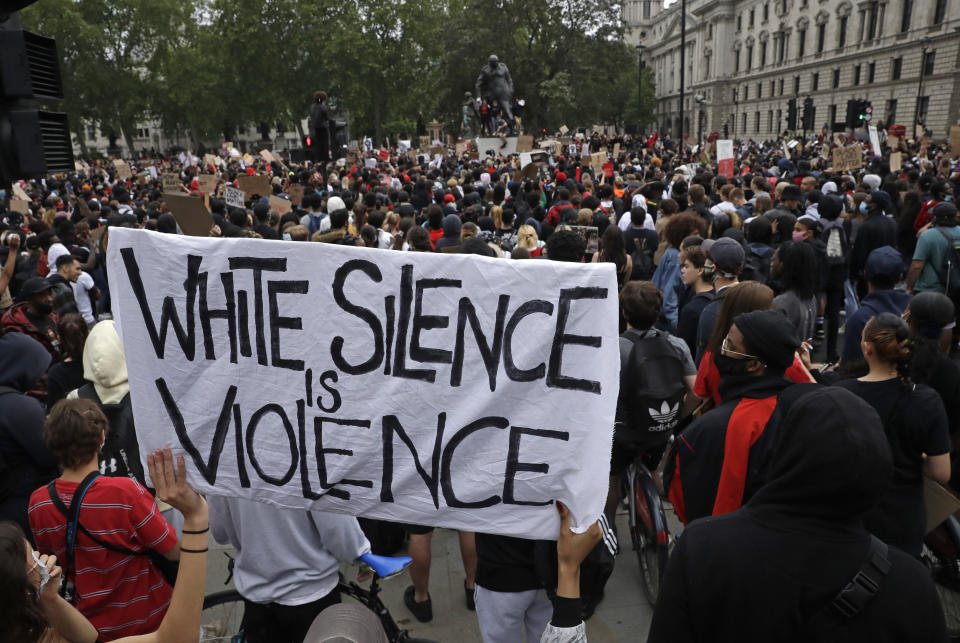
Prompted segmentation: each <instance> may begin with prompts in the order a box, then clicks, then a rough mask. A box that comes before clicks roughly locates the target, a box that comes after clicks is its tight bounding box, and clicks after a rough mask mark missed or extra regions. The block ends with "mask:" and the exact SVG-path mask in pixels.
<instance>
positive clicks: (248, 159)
mask: <svg viewBox="0 0 960 643" xmlns="http://www.w3.org/2000/svg"><path fill="white" fill-rule="evenodd" d="M243 162H244V163H246V164H247V165H253V157H252V156H250V155H249V154H244V155H243Z"/></svg>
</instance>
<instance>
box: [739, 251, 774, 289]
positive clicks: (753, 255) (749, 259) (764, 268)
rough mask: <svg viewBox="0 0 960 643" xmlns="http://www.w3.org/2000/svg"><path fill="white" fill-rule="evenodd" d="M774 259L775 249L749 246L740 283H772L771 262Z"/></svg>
mask: <svg viewBox="0 0 960 643" xmlns="http://www.w3.org/2000/svg"><path fill="white" fill-rule="evenodd" d="M772 259H773V248H770V247H768V246H763V247H760V246H754V245H748V246H747V253H746V257H745V258H744V261H743V271H742V272H741V273H740V281H756V282H758V283H761V284H766V283H768V282H769V281H770V261H771V260H772Z"/></svg>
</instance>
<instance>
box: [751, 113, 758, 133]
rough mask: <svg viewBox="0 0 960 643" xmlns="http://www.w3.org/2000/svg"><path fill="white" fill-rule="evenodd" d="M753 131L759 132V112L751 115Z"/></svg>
mask: <svg viewBox="0 0 960 643" xmlns="http://www.w3.org/2000/svg"><path fill="white" fill-rule="evenodd" d="M753 130H754V131H755V132H759V131H760V112H754V113H753Z"/></svg>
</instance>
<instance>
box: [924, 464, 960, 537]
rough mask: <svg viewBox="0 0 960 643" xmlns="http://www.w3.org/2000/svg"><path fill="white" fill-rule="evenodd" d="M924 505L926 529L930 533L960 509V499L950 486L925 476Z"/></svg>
mask: <svg viewBox="0 0 960 643" xmlns="http://www.w3.org/2000/svg"><path fill="white" fill-rule="evenodd" d="M923 505H924V509H925V513H926V519H927V520H926V523H927V525H926V531H925V532H924V533H927V534H929V533H930V532H931V531H933V530H934V529H936V528H937V527H938V526H939V525H940V523H942V522H943V521H944V520H946V519H947V518H948V517H949V516H952V515H954V514H956V513H957V512H958V511H960V499H958V498H957V496H956V494H955V493H954V492H953V491H951V490H950V489H949V488H947V487H944V486H943V485H941V484H938V483H937V482H935V481H933V480H931V479H930V478H927V477H924V478H923Z"/></svg>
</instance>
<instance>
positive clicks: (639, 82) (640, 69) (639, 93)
mask: <svg viewBox="0 0 960 643" xmlns="http://www.w3.org/2000/svg"><path fill="white" fill-rule="evenodd" d="M644 48H645V47H644V44H643V43H642V42H641V43H640V44H638V45H637V121H638V123H637V126H638V127H639V129H640V135H641V136H642V135H643V133H644V123H643V50H644Z"/></svg>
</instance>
